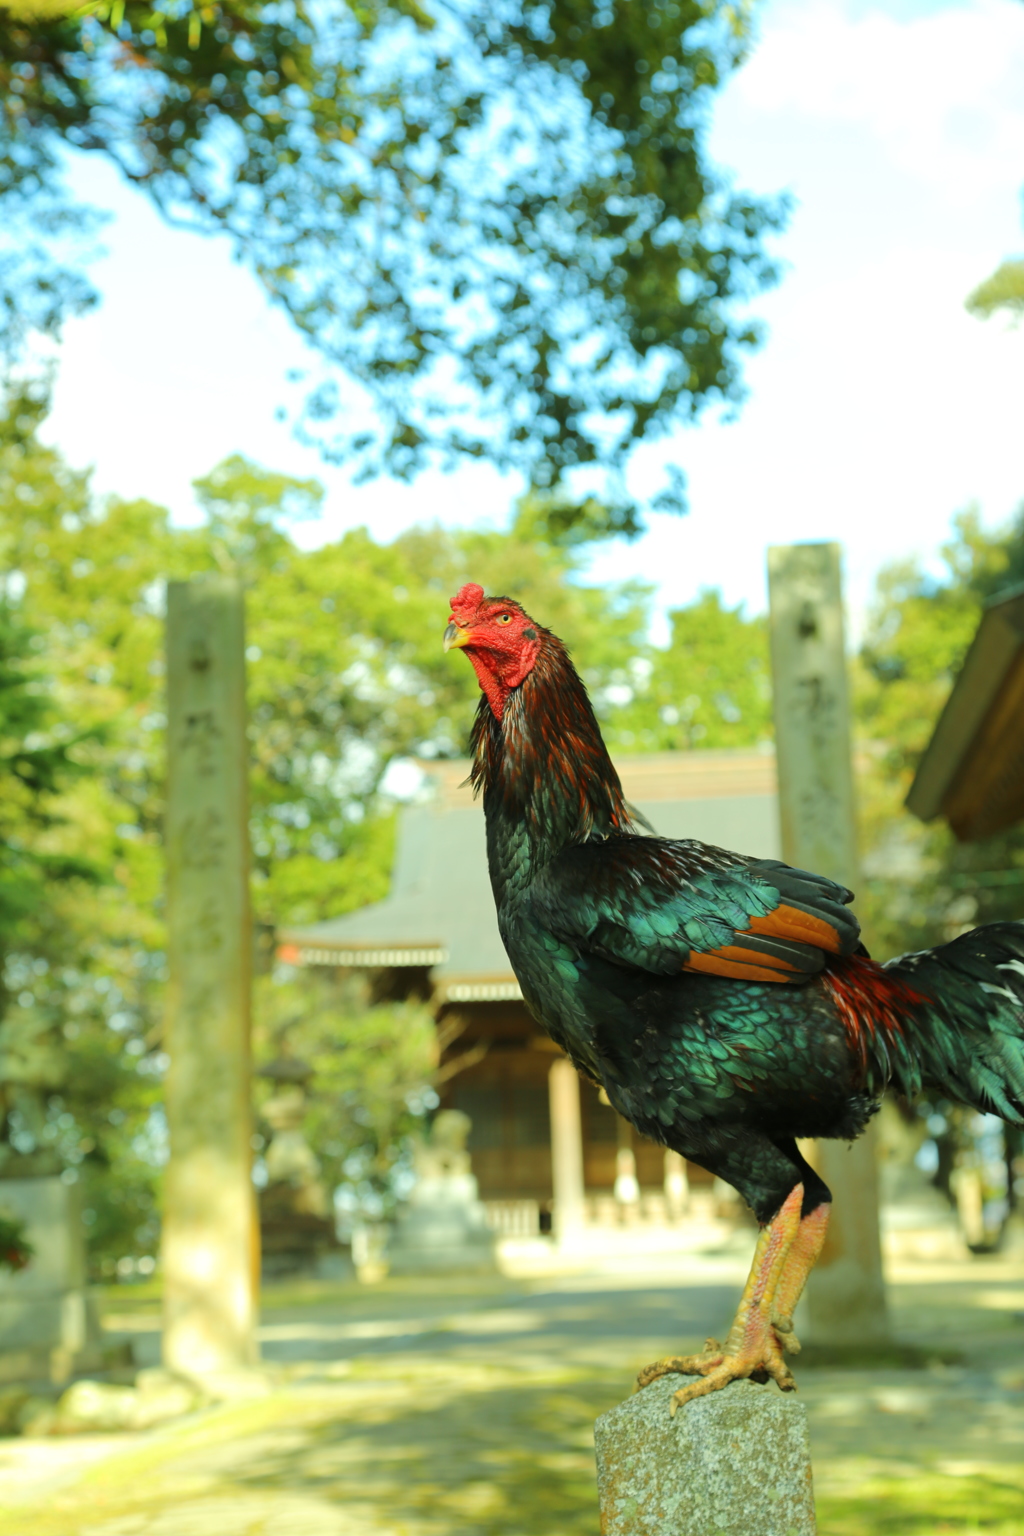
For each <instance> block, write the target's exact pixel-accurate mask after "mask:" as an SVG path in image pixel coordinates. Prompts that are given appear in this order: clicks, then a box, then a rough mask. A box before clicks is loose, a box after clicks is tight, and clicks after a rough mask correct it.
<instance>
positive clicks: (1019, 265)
mask: <svg viewBox="0 0 1024 1536" xmlns="http://www.w3.org/2000/svg"><path fill="white" fill-rule="evenodd" d="M1001 309H1002V310H1007V311H1009V313H1010V314H1011V315H1014V316H1020V315H1024V261H1004V262H1003V263H1002V265H1001V266H999V267H997V268H996V270H995V271H994V272H993V273H992V276H991V277H987V278H986V279H985V281H984V282H983V283H979V284H978V286H977V288H975V289H974V291H973V292H972V293H970V294H968V296H967V311H968V313H969V314H972V315H976V316H977V318H978V319H979V320H987V319H988V318H989V316H990V315H994V314H995V313H996V312H997V311H998V310H1001Z"/></svg>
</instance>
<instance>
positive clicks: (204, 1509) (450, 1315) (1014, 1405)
mask: <svg viewBox="0 0 1024 1536" xmlns="http://www.w3.org/2000/svg"><path fill="white" fill-rule="evenodd" d="M746 1241H747V1240H746V1238H744V1239H743V1240H742V1241H738V1242H737V1244H736V1246H735V1247H734V1249H733V1250H732V1251H727V1252H723V1253H721V1254H719V1255H717V1256H716V1255H706V1254H705V1255H690V1256H688V1257H687V1258H686V1260H685V1263H684V1264H683V1265H682V1266H680V1264H679V1263H678V1261H675V1262H673V1261H672V1260H671V1258H670V1256H667V1255H662V1256H651V1257H650V1258H649V1259H648V1260H647V1261H645V1263H644V1264H643V1265H642V1266H640V1265H632V1266H630V1265H629V1264H628V1263H622V1264H619V1265H618V1266H617V1267H609V1266H607V1265H605V1266H603V1267H601V1266H593V1265H591V1266H590V1267H589V1270H585V1271H584V1272H582V1273H576V1274H571V1273H568V1274H562V1275H558V1276H554V1277H552V1276H550V1275H549V1276H547V1277H543V1276H535V1277H534V1278H532V1279H530V1278H521V1279H519V1280H509V1279H504V1278H494V1279H490V1280H475V1281H474V1280H463V1281H460V1282H454V1281H451V1280H444V1281H428V1280H419V1281H413V1280H406V1281H398V1280H395V1281H385V1282H384V1283H383V1284H381V1285H379V1286H375V1287H359V1286H356V1285H354V1284H353V1285H326V1284H309V1285H307V1286H292V1287H290V1288H284V1287H278V1288H277V1289H276V1290H275V1291H272V1292H270V1293H269V1294H268V1295H267V1297H266V1299H265V1300H266V1305H265V1308H264V1325H263V1331H262V1342H263V1352H264V1355H265V1357H266V1358H267V1362H268V1364H267V1376H268V1382H269V1390H268V1391H267V1393H266V1395H264V1396H262V1397H259V1398H255V1399H253V1400H251V1401H248V1402H241V1403H235V1404H233V1405H230V1406H221V1407H218V1408H214V1409H208V1410H205V1411H204V1412H201V1413H199V1414H195V1415H192V1416H191V1417H190V1418H188V1419H186V1420H181V1421H178V1422H177V1423H176V1424H173V1425H168V1426H165V1427H164V1428H162V1429H159V1430H156V1431H150V1432H148V1433H145V1434H135V1435H122V1436H110V1435H108V1436H105V1437H91V1438H89V1437H87V1438H75V1439H63V1440H5V1441H0V1482H2V1492H0V1536H26V1533H28V1532H31V1536H596V1532H597V1512H596V1500H595V1493H594V1472H593V1450H592V1434H591V1426H592V1424H593V1420H594V1418H595V1417H596V1416H597V1414H599V1413H600V1412H602V1411H603V1410H604V1409H606V1408H608V1407H610V1406H611V1405H612V1404H613V1403H614V1402H616V1401H617V1400H619V1399H620V1398H622V1397H623V1396H625V1395H626V1393H627V1391H628V1390H629V1386H630V1381H631V1377H632V1374H633V1373H634V1372H635V1370H636V1368H637V1367H638V1366H640V1365H643V1364H645V1363H646V1362H647V1361H649V1360H651V1359H654V1358H655V1357H656V1356H658V1355H659V1354H663V1353H666V1352H669V1351H672V1352H675V1351H678V1350H680V1349H683V1350H685V1349H689V1348H696V1347H698V1346H699V1345H700V1344H701V1343H702V1342H703V1339H704V1336H705V1334H706V1333H708V1332H717V1331H719V1330H720V1329H721V1328H722V1326H723V1324H724V1323H725V1322H726V1321H727V1320H728V1316H729V1313H730V1310H731V1308H732V1306H733V1305H734V1304H735V1300H736V1294H737V1289H738V1286H739V1285H740V1283H741V1281H742V1278H743V1273H744V1270H745V1259H746V1255H745V1253H744V1251H743V1243H744V1242H746ZM747 1246H749V1243H747ZM680 1268H681V1269H682V1272H679V1271H680ZM890 1279H891V1281H892V1283H891V1287H890V1298H891V1304H892V1314H893V1319H894V1324H895V1331H896V1333H897V1334H898V1336H899V1338H900V1339H901V1340H904V1341H907V1342H909V1343H911V1344H914V1345H917V1346H919V1347H920V1348H921V1350H922V1356H921V1358H922V1359H925V1360H927V1359H928V1357H929V1355H930V1354H931V1355H932V1356H933V1357H934V1355H936V1354H937V1355H938V1356H940V1357H941V1356H942V1355H943V1354H944V1353H945V1354H946V1355H947V1356H948V1354H949V1352H950V1351H956V1350H960V1351H962V1352H963V1356H964V1358H963V1362H962V1363H959V1364H951V1363H948V1361H947V1363H942V1362H941V1359H935V1358H932V1363H930V1364H924V1365H919V1366H918V1367H917V1368H914V1369H909V1368H905V1367H901V1366H900V1365H898V1364H888V1365H885V1366H883V1367H881V1368H878V1369H873V1370H871V1371H868V1370H865V1369H840V1368H836V1367H834V1366H820V1365H819V1366H816V1367H812V1366H801V1364H800V1362H797V1363H796V1370H797V1376H798V1380H799V1383H800V1390H801V1394H802V1398H803V1400H804V1401H805V1402H806V1404H807V1407H808V1411H809V1415H810V1421H811V1437H812V1449H813V1454H814V1466H815V1485H816V1491H817V1498H818V1510H819V1522H820V1529H821V1532H822V1536H933V1533H935V1536H938V1533H940V1532H941V1533H950V1532H952V1533H956V1536H975V1533H979V1536H980V1533H982V1532H984V1533H985V1536H1011V1533H1012V1536H1020V1532H1021V1531H1022V1530H1024V1262H1022V1261H1020V1260H1017V1261H1015V1262H1013V1261H1010V1260H1002V1259H999V1258H977V1259H970V1260H963V1261H949V1260H946V1261H942V1262H940V1263H931V1264H911V1263H906V1262H905V1263H903V1264H902V1265H900V1266H899V1267H898V1268H897V1269H896V1271H895V1273H894V1274H892V1275H891V1276H890ZM156 1321H157V1304H156V1301H155V1300H154V1299H151V1298H150V1297H148V1296H147V1295H145V1294H144V1293H142V1294H139V1293H134V1292H133V1291H132V1290H131V1288H128V1287H123V1288H121V1289H120V1291H119V1292H118V1293H116V1294H115V1295H114V1296H113V1298H112V1299H109V1298H108V1322H111V1323H113V1324H114V1328H115V1331H120V1332H121V1333H123V1334H125V1335H128V1334H131V1336H132V1337H134V1339H135V1342H136V1348H137V1350H138V1351H139V1353H140V1355H141V1356H142V1358H143V1360H145V1359H146V1358H147V1357H148V1358H153V1356H154V1355H155V1351H156V1348H157V1345H158V1338H157V1334H156V1332H155V1326H156Z"/></svg>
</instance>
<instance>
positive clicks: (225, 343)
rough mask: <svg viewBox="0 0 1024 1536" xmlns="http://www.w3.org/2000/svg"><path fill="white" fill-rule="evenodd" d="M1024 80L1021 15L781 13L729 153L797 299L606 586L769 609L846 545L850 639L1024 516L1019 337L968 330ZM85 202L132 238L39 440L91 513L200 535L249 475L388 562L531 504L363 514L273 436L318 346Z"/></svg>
mask: <svg viewBox="0 0 1024 1536" xmlns="http://www.w3.org/2000/svg"><path fill="white" fill-rule="evenodd" d="M1022 80H1024V5H1022V4H1021V3H1020V0H959V3H929V0H891V3H884V4H883V3H878V4H874V3H869V0H767V3H766V4H765V5H764V8H763V10H762V12H761V18H760V23H759V42H758V45H757V47H756V48H755V50H754V52H753V55H752V57H751V59H750V61H749V62H748V63H747V65H746V66H745V67H744V69H743V70H741V71H740V72H739V73H738V74H737V75H736V76H735V77H734V78H733V80H732V81H731V82H730V84H729V85H728V87H727V88H726V90H725V91H724V92H723V93H722V95H721V96H720V98H719V100H718V103H717V106H716V111H715V118H714V123H713V128H712V133H711V140H710V147H711V152H712V155H713V157H714V158H715V160H717V161H718V163H719V164H721V165H722V166H724V167H727V168H729V169H730V170H731V171H732V172H733V173H734V175H735V179H736V182H737V184H738V185H739V186H742V187H747V188H749V189H750V190H752V191H755V192H758V193H769V192H774V191H781V190H785V191H788V192H790V193H791V194H792V196H793V198H794V201H795V206H794V213H793V217H792V220H791V223H790V226H789V228H788V230H787V231H786V232H785V233H784V235H783V236H782V237H781V238H780V239H779V240H778V241H777V242H776V246H777V252H778V255H779V256H780V257H781V259H782V261H783V262H784V264H785V267H786V273H785V276H784V279H783V282H782V284H781V285H780V287H779V288H778V289H777V290H775V291H774V292H773V293H771V294H769V295H766V296H765V297H763V298H762V299H761V300H759V301H758V303H757V305H756V306H755V312H756V313H757V314H758V315H760V316H761V317H762V318H763V319H764V320H765V321H766V322H767V325H768V329H769V336H768V342H767V345H766V346H765V348H764V349H763V350H762V351H761V352H760V353H759V354H758V355H756V356H755V357H753V358H752V359H751V360H750V362H749V363H748V365H747V369H746V378H747V383H748V386H749V390H750V394H749V398H748V400H747V402H746V404H745V405H744V407H743V409H742V411H741V412H740V414H739V417H738V419H737V420H736V421H734V422H731V423H725V422H722V421H720V420H716V419H715V418H714V417H713V416H711V417H705V419H704V421H703V423H702V424H701V425H699V426H698V427H696V428H686V429H681V430H680V431H679V432H678V433H677V434H675V436H674V437H673V438H672V439H670V440H667V441H663V442H661V443H658V444H653V445H650V446H649V447H645V448H643V449H641V450H640V451H638V453H637V455H636V458H635V462H634V464H633V466H632V471H631V477H632V484H633V488H634V489H635V490H636V491H637V492H638V493H639V494H641V495H643V494H644V493H645V492H647V491H648V490H650V491H652V492H653V491H654V490H656V489H657V488H658V486H659V485H660V483H661V482H662V479H663V466H664V465H665V464H666V463H668V462H675V463H678V464H679V465H680V466H681V467H682V468H683V469H684V471H685V473H686V475H687V479H688V482H689V502H690V512H689V514H688V516H687V517H685V518H683V519H678V518H669V517H666V516H660V517H653V518H652V519H650V531H649V532H648V534H647V535H646V536H645V537H644V538H643V539H641V540H638V541H637V542H636V543H635V544H633V545H630V546H624V545H622V544H616V545H615V546H613V547H607V548H604V549H601V550H599V551H598V552H597V553H596V554H595V556H594V559H593V563H592V568H591V572H592V575H593V577H594V578H596V579H611V578H615V577H620V576H624V575H636V576H641V577H644V578H645V579H647V580H649V581H652V582H653V583H655V584H656V586H657V589H658V596H657V605H658V611H659V614H662V615H663V613H664V611H665V609H666V608H668V607H671V606H672V605H674V604H678V603H682V602H686V601H688V600H690V599H691V598H692V597H693V596H695V595H696V593H697V592H698V591H699V590H700V588H701V587H705V586H717V587H720V588H722V590H723V591H724V593H725V595H726V597H727V599H728V600H729V601H731V602H739V601H744V602H746V603H747V604H748V605H749V607H750V608H751V609H752V610H757V609H760V608H762V607H763V606H764V603H765V578H764V564H765V549H766V547H767V546H768V545H769V544H773V543H788V542H791V541H794V540H799V539H809V538H835V539H839V540H840V541H841V542H842V543H843V545H844V547H845V550H846V567H847V583H848V593H849V602H850V608H851V614H852V617H853V620H854V624H855V626H856V625H857V624H858V623H859V621H860V618H861V616H862V614H863V611H864V608H865V605H866V603H867V602H868V601H869V597H870V591H871V585H872V581H873V578H874V575H875V573H876V572H877V570H878V569H879V567H880V566H881V565H882V564H884V563H886V562H888V561H891V560H894V559H903V558H906V557H910V556H915V555H916V556H920V557H922V558H924V559H925V560H926V561H928V562H930V563H934V561H935V559H936V555H937V551H938V548H939V546H940V545H941V543H942V542H943V540H944V539H945V538H946V537H947V535H948V533H949V529H950V520H951V518H952V516H953V515H954V514H955V513H956V512H957V511H958V510H959V509H961V508H963V507H965V506H966V505H967V504H968V503H971V502H976V503H977V504H978V505H979V507H980V510H981V513H982V516H983V518H984V520H985V521H986V522H987V523H996V522H999V521H1002V520H1003V519H1005V518H1006V517H1007V516H1008V515H1009V514H1010V513H1011V512H1012V511H1013V510H1014V508H1015V507H1016V506H1017V505H1018V504H1019V503H1020V502H1021V501H1022V500H1024V454H1022V452H1021V444H1022V442H1024V427H1022V421H1024V413H1022V406H1024V328H1022V329H1017V330H1015V329H1013V328H1012V327H1011V326H1010V325H1008V324H1007V323H1006V322H1004V321H1003V320H1000V319H996V320H992V321H989V322H987V323H981V322H979V321H976V320H973V319H971V318H970V317H969V316H968V315H967V314H966V312H965V310H964V307H963V301H964V297H965V295H966V294H967V293H968V292H969V290H970V289H971V288H972V287H973V286H974V285H975V284H976V283H977V282H978V281H980V280H981V279H982V278H983V277H985V276H987V275H988V273H989V272H990V271H991V270H992V269H993V268H994V267H995V266H996V265H997V264H998V262H999V261H1000V260H1001V259H1002V258H1003V257H1005V256H1007V255H1011V254H1016V253H1020V252H1021V251H1022V250H1024V227H1022V218H1021V185H1022V183H1024V90H1022V89H1021V81H1022ZM72 182H73V186H74V188H75V190H76V192H78V193H79V195H81V196H82V197H84V198H85V199H87V200H89V201H91V202H93V203H95V204H97V205H99V206H101V207H105V208H108V209H110V210H112V211H113V213H114V215H115V218H114V220H113V222H112V223H111V224H110V226H108V228H107V230H106V232H105V240H104V243H105V246H106V249H107V255H106V256H105V257H104V258H103V259H102V260H101V261H100V262H98V263H97V264H96V266H95V267H94V269H93V277H94V280H95V281H96V283H97V285H98V286H99V288H100V290H101V292H102V295H103V302H102V305H101V306H100V308H99V309H98V310H97V311H95V312H94V313H93V314H91V315H89V316H87V317H85V318H83V319H81V320H78V321H75V322H73V323H72V324H71V325H70V326H69V327H68V329H67V333H66V337H65V340H64V343H63V345H62V347H61V349H60V368H59V374H58V380H57V386H56V392H55V402H54V412H53V415H52V417H51V420H50V422H49V424H48V428H47V432H48V436H49V439H50V440H51V441H53V442H55V443H56V444H58V445H59V446H60V447H61V448H62V450H63V451H64V452H65V454H66V455H67V457H68V458H69V459H70V460H71V461H72V462H73V463H75V464H78V465H86V464H92V465H94V466H95V480H94V483H95V485H96V488H97V489H98V490H99V491H100V492H107V491H116V492H118V493H119V494H121V495H124V496H148V497H150V498H151V499H152V500H155V501H159V502H162V503H164V504H165V505H167V506H169V507H170V508H171V510H172V512H173V513H174V515H175V517H176V518H178V519H181V520H183V521H184V520H192V519H193V518H194V517H195V515H196V510H195V505H194V502H193V499H192V494H191V490H190V481H191V480H192V478H193V477H194V476H196V475H200V474H203V473H205V472H206V471H207V470H208V469H210V468H211V467H212V466H213V464H215V463H216V462H217V461H218V460H219V459H221V458H223V457H224V456H225V455H226V454H228V453H233V452H242V453H246V454H249V455H251V456H252V457H253V458H255V459H258V460H259V461H261V462H262V463H264V464H266V465H268V466H270V467H272V468H275V469H282V470H286V471H289V472H291V473H296V474H303V475H310V474H314V475H317V476H319V477H320V478H321V479H322V480H323V482H324V484H325V485H326V487H327V492H328V494H327V499H326V503H325V508H324V515H323V518H322V521H321V522H319V523H318V524H316V525H305V526H304V527H303V529H302V530H301V537H302V540H303V542H304V543H307V544H309V545H315V544H317V543H320V542H323V541H324V540H326V539H329V538H332V537H336V536H337V535H338V534H339V533H341V532H342V531H343V530H344V529H345V528H348V527H352V526H355V525H358V524H361V523H365V524H367V525H368V526H369V527H370V529H371V530H372V532H373V533H374V534H375V536H377V537H379V538H389V537H392V536H393V535H394V534H395V533H397V532H398V531H399V530H400V529H402V528H404V527H406V526H408V525H409V524H410V523H413V522H417V521H422V520H433V519H439V520H441V521H443V522H445V523H452V524H466V523H473V522H478V521H484V522H491V523H495V522H496V523H498V524H501V523H503V522H504V521H505V519H506V518H507V515H508V510H509V505H510V502H511V499H512V497H513V496H514V494H515V492H516V490H517V485H516V483H515V482H514V481H512V480H503V479H502V478H501V477H500V476H498V475H497V474H496V473H494V472H493V471H492V470H490V469H488V468H487V467H486V466H480V465H473V466H469V467H467V468H465V469H463V470H460V471H458V472H456V473H454V474H451V475H441V474H431V475H426V476H422V477H420V479H419V480H417V481H416V482H414V484H413V485H411V486H406V485H400V484H395V483H391V482H388V481H377V482H375V483H373V484H371V485H368V486H361V487H359V488H353V487H352V486H351V485H349V483H348V482H347V480H346V477H345V475H344V474H343V472H341V471H340V470H338V469H334V468H331V467H329V466H326V465H324V464H322V463H321V462H320V460H319V459H318V457H317V455H316V454H315V453H314V452H313V451H312V450H309V449H305V448H303V447H301V446H300V445H299V444H298V443H296V442H295V441H294V440H293V439H292V438H291V436H290V433H289V430H288V428H287V427H286V426H285V425H284V424H282V423H281V422H279V421H278V420H276V419H275V413H276V410H277V408H278V407H279V406H280V405H282V404H290V403H294V396H293V387H292V386H290V385H288V384H287V382H286V380H285V374H286V372H287V371H288V369H290V368H293V367H296V366H299V367H301V366H302V365H303V361H304V352H303V347H302V344H301V342H300V341H299V340H298V338H297V337H296V336H295V335H294V333H293V332H292V331H291V330H290V328H289V326H288V323H287V321H286V320H285V318H284V316H283V315H282V314H281V313H279V312H277V311H275V310H273V309H271V308H270V307H269V306H268V305H267V303H266V302H265V300H264V298H263V296H262V293H261V291H260V289H259V287H258V285H257V284H256V282H255V281H254V280H253V279H252V278H251V277H250V276H249V275H248V273H247V272H246V271H245V269H244V268H243V267H241V266H239V265H238V264H237V263H236V262H234V261H233V260H232V258H231V254H230V250H229V249H228V247H227V245H226V243H224V242H221V241H217V240H211V239H204V238H201V237H199V236H195V235H190V234H187V233H183V232H181V231H177V230H172V229H168V228H167V227H166V226H165V225H164V224H163V223H162V222H161V221H160V219H159V217H158V216H157V214H156V213H155V212H154V211H153V210H152V209H151V207H150V206H149V204H148V203H147V202H146V200H145V198H144V197H142V196H141V195H140V194H138V193H135V192H134V191H132V190H131V189H129V188H128V187H126V186H124V185H122V184H121V183H120V182H119V179H118V177H117V175H116V173H115V172H114V171H113V170H112V169H110V168H109V167H107V166H106V165H104V164H102V163H100V162H98V161H96V160H94V159H91V158H87V157H80V158H79V159H78V160H77V161H76V162H75V164H74V165H73V168H72ZM663 632H664V624H663V620H661V621H659V622H657V623H656V629H655V633H656V634H660V633H663Z"/></svg>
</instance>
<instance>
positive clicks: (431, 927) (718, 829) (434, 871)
mask: <svg viewBox="0 0 1024 1536" xmlns="http://www.w3.org/2000/svg"><path fill="white" fill-rule="evenodd" d="M421 766H422V767H423V768H424V770H425V771H426V772H427V773H428V775H429V776H430V778H431V779H432V780H433V790H434V792H433V795H432V797H431V798H430V799H429V800H427V801H426V802H424V803H423V804H418V805H411V806H407V807H406V808H405V809H404V810H403V811H402V812H401V813H400V819H399V834H398V845H397V854H396V858H395V867H394V872H393V876H392V884H391V893H390V895H389V896H388V897H387V898H386V900H384V901H379V902H375V903H374V904H373V905H372V906H368V907H362V908H361V909H360V910H359V911H356V912H348V913H346V914H345V915H344V916H343V917H337V918H330V919H328V920H327V921H326V922H322V923H311V924H309V925H308V926H305V927H296V928H283V929H282V930H281V931H280V933H279V942H280V946H281V948H280V951H279V953H280V954H281V956H282V958H285V959H294V960H296V961H298V962H299V963H301V964H306V965H345V964H349V965H352V966H366V967H378V966H380V967H383V966H428V967H431V968H432V969H433V975H434V980H435V982H436V983H437V984H438V987H439V988H440V989H441V990H442V991H443V992H447V993H448V995H449V996H450V997H451V1000H452V1001H459V1002H467V1001H474V1002H475V1001H482V1000H486V1001H504V1000H506V999H511V998H513V997H518V996H519V990H518V986H517V984H516V981H515V978H514V977H513V975H512V972H511V970H510V968H509V963H508V957H507V956H506V954H505V949H504V946H503V945H502V942H501V938H500V936H499V933H498V925H497V921H496V919H495V915H494V901H493V898H492V896H491V888H490V882H489V879H488V875H487V855H486V848H485V842H484V818H483V812H482V810H481V808H480V806H479V805H478V804H476V803H474V801H473V799H472V797H471V795H470V794H469V791H468V790H465V789H462V788H460V787H459V786H460V785H461V784H462V783H463V781H464V780H465V778H466V776H467V774H468V771H469V765H468V763H464V762H460V763H454V762H445V763H429V764H428V763H424V764H422V765H421ZM617 766H618V768H619V772H620V774H621V776H622V781H623V787H624V789H625V791H626V796H627V798H628V799H629V800H630V801H631V802H632V803H633V804H634V805H635V806H636V807H637V809H638V810H640V811H641V812H642V813H643V814H644V815H645V816H646V817H647V819H648V821H649V822H650V823H651V825H652V826H653V827H654V828H655V830H656V831H657V832H659V833H661V834H662V835H663V836H666V837H697V838H700V839H701V840H702V841H703V842H707V843H717V844H718V845H719V846H721V847H726V848H735V849H737V850H738V851H740V852H743V853H751V854H756V855H759V856H761V857H764V858H778V857H779V833H778V825H777V810H776V796H775V759H774V757H773V756H772V755H770V754H765V755H762V754H759V753H758V754H755V753H731V752H686V753H683V752H680V753H669V752H665V753H657V754H651V755H649V756H645V757H634V758H628V757H627V758H621V759H620V760H619V762H618V764H617ZM485 993H486V998H485V997H484V994H485Z"/></svg>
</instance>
